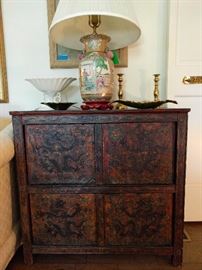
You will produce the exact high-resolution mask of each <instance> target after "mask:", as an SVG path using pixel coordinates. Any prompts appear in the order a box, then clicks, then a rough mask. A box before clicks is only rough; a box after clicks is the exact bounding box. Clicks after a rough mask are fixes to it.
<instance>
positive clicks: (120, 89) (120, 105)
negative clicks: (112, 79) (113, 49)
mask: <svg viewBox="0 0 202 270" xmlns="http://www.w3.org/2000/svg"><path fill="white" fill-rule="evenodd" d="M123 75H124V74H123V73H118V74H117V76H118V82H119V90H118V98H119V100H121V99H122V98H123ZM126 108H127V107H126V106H125V105H123V104H119V103H118V104H117V105H116V109H118V110H124V109H126Z"/></svg>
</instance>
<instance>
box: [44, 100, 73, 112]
mask: <svg viewBox="0 0 202 270" xmlns="http://www.w3.org/2000/svg"><path fill="white" fill-rule="evenodd" d="M41 104H44V105H47V106H48V107H50V108H52V109H54V110H67V109H68V108H69V107H70V106H72V105H74V104H76V103H75V102H62V103H56V102H41Z"/></svg>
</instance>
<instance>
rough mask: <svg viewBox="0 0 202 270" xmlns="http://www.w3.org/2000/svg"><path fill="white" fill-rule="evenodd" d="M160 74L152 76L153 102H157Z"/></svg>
mask: <svg viewBox="0 0 202 270" xmlns="http://www.w3.org/2000/svg"><path fill="white" fill-rule="evenodd" d="M159 77H160V74H154V101H159V100H160V99H159V85H158V82H159V80H160V78H159Z"/></svg>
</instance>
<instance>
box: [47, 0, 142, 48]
mask: <svg viewBox="0 0 202 270" xmlns="http://www.w3.org/2000/svg"><path fill="white" fill-rule="evenodd" d="M89 15H101V25H100V26H99V28H98V33H102V34H104V35H107V36H109V37H110V38H111V41H110V43H109V49H111V50H115V49H120V48H123V47H126V46H128V45H129V44H132V43H134V42H135V41H136V40H137V39H138V38H139V37H140V33H141V31H140V28H139V26H138V24H137V20H136V17H135V8H134V5H133V1H132V0H60V1H59V4H58V6H57V9H56V12H55V15H54V18H53V21H52V24H51V26H50V37H51V38H52V40H53V41H54V42H56V43H57V44H59V45H62V46H64V47H67V48H71V49H75V50H82V49H83V45H82V43H81V42H80V38H81V37H82V36H85V35H88V34H90V33H91V32H92V29H91V28H90V26H89V24H88V16H89Z"/></svg>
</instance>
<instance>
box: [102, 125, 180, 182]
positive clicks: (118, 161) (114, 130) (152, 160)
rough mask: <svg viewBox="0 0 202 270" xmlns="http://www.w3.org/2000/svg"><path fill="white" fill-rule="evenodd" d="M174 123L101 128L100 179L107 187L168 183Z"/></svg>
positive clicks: (172, 161) (173, 146) (172, 167)
mask: <svg viewBox="0 0 202 270" xmlns="http://www.w3.org/2000/svg"><path fill="white" fill-rule="evenodd" d="M175 133H176V131H175V125H174V123H171V122H170V123H169V122H168V123H121V124H108V125H107V124H105V125H103V141H104V146H103V147H104V148H103V160H104V161H103V163H104V172H103V173H104V178H105V182H107V183H108V184H171V183H172V182H173V181H174V169H175V168H174V166H173V165H174V157H175V139H176V138H175Z"/></svg>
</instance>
